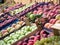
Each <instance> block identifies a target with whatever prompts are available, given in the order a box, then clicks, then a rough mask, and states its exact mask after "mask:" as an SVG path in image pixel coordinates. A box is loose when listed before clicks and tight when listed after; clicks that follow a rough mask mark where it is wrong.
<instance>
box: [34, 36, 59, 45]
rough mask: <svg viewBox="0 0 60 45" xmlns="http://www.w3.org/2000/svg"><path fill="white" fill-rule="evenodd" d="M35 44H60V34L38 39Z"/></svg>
mask: <svg viewBox="0 0 60 45" xmlns="http://www.w3.org/2000/svg"><path fill="white" fill-rule="evenodd" d="M34 45H60V36H53V37H48V38H43V39H41V40H40V41H36V42H35V44H34Z"/></svg>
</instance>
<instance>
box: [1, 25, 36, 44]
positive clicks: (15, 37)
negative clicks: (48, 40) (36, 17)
mask: <svg viewBox="0 0 60 45" xmlns="http://www.w3.org/2000/svg"><path fill="white" fill-rule="evenodd" d="M36 29H37V27H36V25H35V24H33V25H32V26H24V27H22V28H21V29H19V30H18V31H16V32H14V33H12V34H10V35H9V36H7V37H5V38H4V39H3V40H0V41H1V45H2V44H3V45H11V44H12V43H14V42H15V41H17V40H19V39H21V38H22V37H24V36H25V35H28V34H29V33H31V32H32V31H34V30H36Z"/></svg>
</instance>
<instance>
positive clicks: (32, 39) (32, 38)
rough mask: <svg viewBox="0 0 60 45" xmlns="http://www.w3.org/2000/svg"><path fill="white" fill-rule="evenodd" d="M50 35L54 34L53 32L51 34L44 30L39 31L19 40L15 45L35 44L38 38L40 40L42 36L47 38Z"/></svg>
mask: <svg viewBox="0 0 60 45" xmlns="http://www.w3.org/2000/svg"><path fill="white" fill-rule="evenodd" d="M48 36H52V33H51V34H49V33H48V32H46V31H44V30H42V31H41V32H40V31H38V32H37V33H36V34H34V35H33V36H30V37H28V38H25V39H23V40H22V41H19V42H17V43H16V44H14V45H34V44H35V42H36V41H37V40H40V39H42V38H47V37H48Z"/></svg>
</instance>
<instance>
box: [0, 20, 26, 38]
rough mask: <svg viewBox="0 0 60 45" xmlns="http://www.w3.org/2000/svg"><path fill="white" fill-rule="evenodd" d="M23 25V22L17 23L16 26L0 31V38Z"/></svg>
mask: <svg viewBox="0 0 60 45" xmlns="http://www.w3.org/2000/svg"><path fill="white" fill-rule="evenodd" d="M24 24H25V23H24V22H23V21H18V22H17V23H16V24H12V25H11V26H10V27H8V28H6V29H5V30H1V31H0V38H1V37H3V36H6V35H7V34H9V33H11V32H13V31H15V30H18V29H19V28H20V27H22V26H23V25H24Z"/></svg>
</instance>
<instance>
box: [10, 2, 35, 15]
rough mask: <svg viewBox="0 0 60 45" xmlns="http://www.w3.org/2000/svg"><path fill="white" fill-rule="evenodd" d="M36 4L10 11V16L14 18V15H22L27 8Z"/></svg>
mask: <svg viewBox="0 0 60 45" xmlns="http://www.w3.org/2000/svg"><path fill="white" fill-rule="evenodd" d="M33 4H34V3H31V4H27V5H24V6H23V7H19V6H18V7H19V8H17V9H15V10H12V11H10V14H11V15H12V16H13V15H16V14H18V13H20V12H21V11H23V10H25V9H26V8H28V7H30V6H31V5H33Z"/></svg>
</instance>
